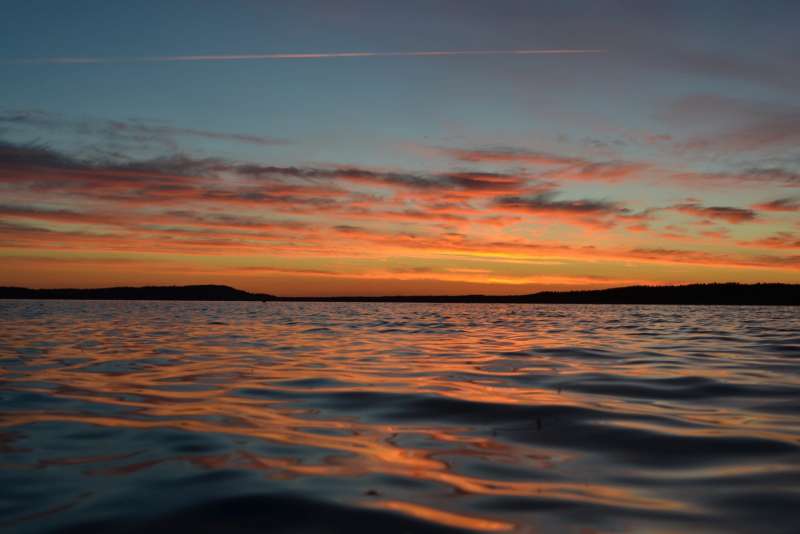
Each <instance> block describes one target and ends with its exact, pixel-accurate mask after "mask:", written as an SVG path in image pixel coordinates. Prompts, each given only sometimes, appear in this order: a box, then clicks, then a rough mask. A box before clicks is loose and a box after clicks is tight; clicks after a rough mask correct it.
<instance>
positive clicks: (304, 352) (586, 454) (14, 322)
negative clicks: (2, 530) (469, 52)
mask: <svg viewBox="0 0 800 534" xmlns="http://www.w3.org/2000/svg"><path fill="white" fill-rule="evenodd" d="M799 311H800V310H798V309H797V308H768V307H763V308H761V307H742V308H734V307H680V306H572V305H433V304H431V305H428V304H373V303H371V304H337V303H267V304H262V303H250V302H246V303H207V302H192V303H186V302H79V301H72V302H67V301H64V302H60V301H49V302H45V301H38V302H37V301H0V328H1V329H2V336H1V337H0V465H1V466H2V467H1V470H0V527H6V528H8V529H10V530H11V531H15V532H81V533H83V532H109V531H110V532H143V531H147V530H148V529H149V530H151V531H153V532H159V531H173V532H177V531H187V532H352V531H355V530H360V531H364V532H374V531H380V532H382V533H384V534H386V533H391V532H456V531H464V530H466V531H479V532H480V531H488V532H505V531H512V532H545V533H547V532H557V533H560V532H575V533H582V534H586V533H595V532H654V533H657V532H687V531H692V532H753V533H755V532H776V533H782V532H786V533H789V532H797V525H798V524H799V523H798V517H800V512H798V510H800V313H798V312H799Z"/></svg>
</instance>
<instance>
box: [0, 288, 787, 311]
mask: <svg viewBox="0 0 800 534" xmlns="http://www.w3.org/2000/svg"><path fill="white" fill-rule="evenodd" d="M0 298H4V299H85V300H249V301H258V300H261V301H267V300H270V301H282V302H431V303H436V302H440V303H472V302H475V303H531V304H731V305H747V304H751V305H784V306H797V305H800V284H733V283H729V284H691V285H684V286H628V287H616V288H612V289H599V290H591V291H543V292H541V293H533V294H530V295H501V296H491V295H460V296H435V295H434V296H423V295H421V296H383V297H276V296H274V295H268V294H260V293H248V292H247V291H241V290H239V289H235V288H232V287H228V286H221V285H193V286H150V287H109V288H101V289H26V288H21V287H0Z"/></svg>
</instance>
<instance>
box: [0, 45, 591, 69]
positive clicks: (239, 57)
mask: <svg viewBox="0 0 800 534" xmlns="http://www.w3.org/2000/svg"><path fill="white" fill-rule="evenodd" d="M606 52H607V50H604V49H598V48H534V49H512V50H422V51H416V52H313V53H275V54H212V55H192V56H146V57H116V58H104V57H46V58H20V59H4V60H0V65H36V64H39V65H42V64H44V65H65V64H109V63H180V62H192V61H270V60H296V59H345V58H392V57H455V56H533V55H580V54H603V53H606Z"/></svg>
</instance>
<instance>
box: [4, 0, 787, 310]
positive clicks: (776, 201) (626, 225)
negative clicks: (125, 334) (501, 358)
mask: <svg viewBox="0 0 800 534" xmlns="http://www.w3.org/2000/svg"><path fill="white" fill-rule="evenodd" d="M798 21H800V2H797V1H794V0H789V1H785V2H781V1H764V2H755V1H752V0H743V1H738V2H737V1H729V0H719V1H702V2H700V1H696V0H693V1H674V0H671V1H662V2H656V1H643V0H618V1H604V0H587V1H582V2H579V1H561V2H544V1H542V2H536V1H532V0H529V1H512V0H484V1H477V0H441V1H434V0H429V1H403V2H400V1H397V2H388V1H387V2H380V1H377V0H372V1H349V0H345V1H336V2H334V1H322V0H320V1H305V0H293V1H286V2H277V1H265V0H227V1H225V2H222V1H211V0H182V1H175V0H164V1H145V2H124V1H108V0H91V1H89V0H73V1H70V2H66V1H62V0H50V1H43V0H7V1H5V2H3V10H2V16H0V72H2V75H0V285H17V286H28V287H101V286H113V285H145V284H159V285H161V284H192V283H220V284H228V285H232V286H235V287H239V288H241V289H246V290H251V291H263V292H269V293H274V294H278V295H287V296H288V295H347V294H363V295H375V294H432V293H438V294H463V293H489V294H514V293H529V292H534V291H538V290H542V289H575V288H597V287H611V286H620V285H630V284H637V283H650V284H664V283H689V282H710V281H738V282H778V281H779V282H800V61H798V60H797V51H798V50H799V49H800V37H798V29H797V25H798Z"/></svg>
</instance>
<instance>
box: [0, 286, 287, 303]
mask: <svg viewBox="0 0 800 534" xmlns="http://www.w3.org/2000/svg"><path fill="white" fill-rule="evenodd" d="M0 298H5V299H79V300H274V299H275V297H274V296H273V295H266V294H258V293H248V292H247V291H242V290H240V289H235V288H233V287H229V286H220V285H194V286H146V287H106V288H98V289H27V288H23V287H0Z"/></svg>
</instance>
